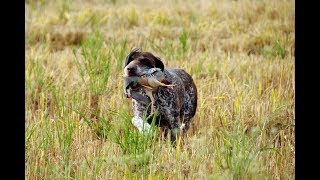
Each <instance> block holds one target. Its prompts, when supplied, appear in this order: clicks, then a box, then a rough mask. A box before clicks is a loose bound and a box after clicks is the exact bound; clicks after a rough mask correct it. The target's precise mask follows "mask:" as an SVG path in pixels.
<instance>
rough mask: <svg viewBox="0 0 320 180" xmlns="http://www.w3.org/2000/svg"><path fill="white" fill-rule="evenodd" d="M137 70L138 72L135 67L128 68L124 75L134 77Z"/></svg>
mask: <svg viewBox="0 0 320 180" xmlns="http://www.w3.org/2000/svg"><path fill="white" fill-rule="evenodd" d="M136 70H137V67H135V66H127V67H126V68H125V69H124V74H125V75H127V76H133V75H135V73H136Z"/></svg>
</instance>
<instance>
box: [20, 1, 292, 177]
mask: <svg viewBox="0 0 320 180" xmlns="http://www.w3.org/2000/svg"><path fill="white" fill-rule="evenodd" d="M26 8H27V9H28V11H26V13H27V14H26V17H27V21H26V24H27V27H28V28H27V29H26V62H25V63H26V73H25V74H26V80H25V84H26V89H25V94H26V102H25V103H26V130H25V135H26V136H25V137H26V138H25V147H26V156H25V157H26V169H25V172H26V173H25V174H26V175H25V176H26V179H294V168H295V158H294V154H295V142H294V139H295V135H294V134H295V121H294V109H295V104H294V87H293V86H294V78H293V77H294V76H293V75H294V65H295V64H294V41H295V39H294V1H266V0H262V1H249V0H241V1H227V0H223V1H206V0H203V1H184V2H183V3H181V2H180V1H162V0H156V1H153V3H150V2H149V1H144V0H138V1H135V2H129V3H127V2H126V1H123V0H118V1H115V0H112V1H100V0H94V1H81V2H80V1H77V0H76V1H66V0H58V1H54V2H53V1H52V2H51V1H27V2H26ZM44 14H45V15H44ZM77 34H78V35H77ZM79 34H80V35H79ZM82 35H83V36H82ZM66 42H72V43H66ZM133 47H141V48H142V50H145V51H149V52H152V53H154V54H155V55H156V56H158V57H160V58H161V59H162V61H163V62H164V64H165V66H166V67H179V68H183V69H185V70H186V71H187V72H189V73H190V74H191V75H192V77H193V78H194V81H195V83H196V85H197V88H198V107H197V113H196V115H195V117H194V119H193V123H192V124H191V126H190V129H189V131H188V133H187V134H186V135H185V136H184V137H183V138H181V139H179V140H178V143H177V146H176V147H175V148H174V147H173V146H172V144H171V142H170V140H169V139H168V138H167V137H165V130H164V129H161V128H159V127H157V126H154V121H153V123H152V126H151V127H152V128H151V131H150V132H149V133H145V134H143V133H139V131H138V130H137V129H136V128H135V127H134V126H133V125H132V123H131V118H132V116H133V112H132V108H131V104H130V100H129V99H127V98H125V97H124V95H123V77H122V74H123V69H122V68H123V63H124V58H125V57H126V55H127V53H128V52H129V51H130V50H131V49H132V48H133ZM144 119H146V117H144ZM153 120H154V119H153Z"/></svg>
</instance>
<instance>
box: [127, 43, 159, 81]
mask: <svg viewBox="0 0 320 180" xmlns="http://www.w3.org/2000/svg"><path fill="white" fill-rule="evenodd" d="M124 66H125V67H124V75H125V76H142V75H144V74H145V73H147V72H148V70H149V69H150V68H160V69H161V71H163V69H164V65H163V63H162V61H161V59H160V58H158V57H156V56H154V55H153V54H152V53H150V52H142V51H140V49H138V48H135V49H133V50H132V51H131V52H130V53H129V54H128V56H127V57H126V60H125V64H124Z"/></svg>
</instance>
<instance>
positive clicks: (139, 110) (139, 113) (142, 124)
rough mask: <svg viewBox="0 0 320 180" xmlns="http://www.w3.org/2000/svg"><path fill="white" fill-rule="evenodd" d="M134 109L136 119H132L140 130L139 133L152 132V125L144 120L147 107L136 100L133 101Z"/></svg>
mask: <svg viewBox="0 0 320 180" xmlns="http://www.w3.org/2000/svg"><path fill="white" fill-rule="evenodd" d="M132 109H133V112H134V117H133V118H132V124H133V125H134V126H135V127H136V128H137V129H138V130H139V132H142V133H145V132H147V133H148V132H150V129H151V125H150V124H149V123H148V122H146V121H144V120H143V119H142V117H143V113H144V112H145V111H146V106H144V105H143V104H142V103H139V102H138V101H136V100H134V99H133V100H132Z"/></svg>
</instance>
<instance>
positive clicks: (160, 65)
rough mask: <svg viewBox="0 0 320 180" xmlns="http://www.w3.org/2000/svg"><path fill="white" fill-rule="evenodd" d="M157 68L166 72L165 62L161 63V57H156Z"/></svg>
mask: <svg viewBox="0 0 320 180" xmlns="http://www.w3.org/2000/svg"><path fill="white" fill-rule="evenodd" d="M155 66H156V67H157V68H160V69H161V71H163V70H164V65H163V62H162V61H161V59H160V58H159V57H156V59H155Z"/></svg>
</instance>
